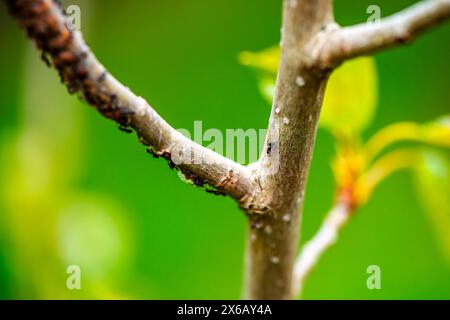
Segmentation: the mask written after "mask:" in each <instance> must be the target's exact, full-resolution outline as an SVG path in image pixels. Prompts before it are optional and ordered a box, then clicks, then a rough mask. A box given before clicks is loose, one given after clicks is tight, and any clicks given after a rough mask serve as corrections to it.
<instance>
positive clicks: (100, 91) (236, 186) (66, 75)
mask: <svg viewBox="0 0 450 320" xmlns="http://www.w3.org/2000/svg"><path fill="white" fill-rule="evenodd" d="M6 3H7V5H8V7H9V10H10V13H11V14H12V15H13V16H14V17H15V18H16V19H17V20H18V22H19V25H20V26H21V27H23V28H24V29H26V31H27V33H28V36H29V37H30V38H32V39H34V40H35V42H36V44H37V46H38V48H40V49H41V50H42V51H43V53H42V54H43V57H44V58H47V57H50V58H51V60H52V62H53V65H54V66H55V68H56V69H57V70H58V72H59V74H60V76H61V80H62V82H63V83H65V84H66V85H67V87H68V89H69V92H70V93H76V92H79V93H80V94H81V96H82V97H83V98H84V99H85V100H86V101H87V102H88V103H89V104H91V105H92V106H94V107H95V108H96V109H97V110H98V111H99V112H100V113H101V114H102V115H103V116H105V117H106V118H109V119H112V120H114V121H116V122H117V123H118V124H119V125H120V126H121V128H122V129H123V130H125V131H130V129H127V127H130V128H133V129H134V130H135V131H136V133H137V135H138V137H139V140H140V141H141V142H142V143H143V144H144V145H146V146H147V147H148V152H149V153H151V154H153V156H154V157H162V158H164V159H166V160H167V161H168V162H169V166H170V167H171V168H177V169H178V170H179V171H180V172H181V173H182V174H183V175H184V176H185V177H186V178H187V179H188V180H190V181H192V182H193V183H194V184H195V185H197V186H205V185H210V186H212V187H213V188H215V189H214V190H215V191H212V192H214V193H216V194H220V193H225V194H228V195H230V196H232V197H233V198H235V199H237V200H240V199H241V198H243V197H244V196H245V195H247V194H248V193H250V192H251V185H252V184H251V179H250V171H249V170H248V169H247V168H246V167H244V166H241V165H240V164H238V163H235V162H234V161H232V160H229V159H227V158H225V157H223V156H221V155H219V154H217V153H215V152H213V151H212V150H209V149H207V148H204V147H202V146H201V145H198V144H196V143H195V142H193V141H191V140H190V139H188V138H186V137H184V136H183V135H182V134H181V133H179V132H178V131H177V130H175V129H174V128H172V127H171V126H170V125H169V124H168V123H167V122H166V121H165V120H164V119H163V118H162V117H161V116H160V115H159V114H157V113H156V111H155V110H154V109H153V108H152V107H151V106H150V105H149V104H148V103H147V102H146V101H145V100H144V99H143V98H141V97H139V96H137V95H135V94H134V93H133V92H131V90H130V89H128V88H127V87H125V86H124V85H123V84H121V83H120V82H119V81H117V80H116V79H115V78H114V77H113V76H111V75H110V74H108V72H107V71H106V69H105V68H104V67H103V66H102V65H101V64H100V62H99V61H98V60H97V59H96V57H95V56H94V54H93V53H92V52H91V51H90V49H89V47H88V46H87V45H86V43H85V42H84V40H83V37H82V34H81V32H80V31H77V30H70V29H69V28H68V26H67V21H66V17H65V16H64V14H63V12H62V10H61V8H60V7H59V5H58V4H57V3H56V2H54V1H51V0H16V1H15V0H6ZM207 190H208V189H207Z"/></svg>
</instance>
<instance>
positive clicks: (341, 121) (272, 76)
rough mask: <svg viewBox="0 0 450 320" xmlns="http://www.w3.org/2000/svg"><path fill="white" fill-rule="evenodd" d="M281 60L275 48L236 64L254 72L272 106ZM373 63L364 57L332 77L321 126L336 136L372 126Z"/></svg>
mask: <svg viewBox="0 0 450 320" xmlns="http://www.w3.org/2000/svg"><path fill="white" fill-rule="evenodd" d="M279 59H280V48H279V47H278V46H276V47H271V48H269V49H266V50H263V51H260V52H257V53H251V52H242V53H241V54H240V55H239V62H240V63H241V64H243V65H245V66H248V67H250V68H252V69H254V70H256V72H257V78H258V88H259V90H260V92H261V94H262V95H263V97H264V98H265V99H266V100H267V101H268V102H269V103H272V99H273V93H274V88H275V81H276V73H277V69H278V63H279ZM377 91H378V85H377V72H376V66H375V60H374V59H373V58H371V57H363V58H358V59H354V60H351V61H348V62H346V63H345V64H343V65H342V66H340V67H339V68H337V69H336V70H335V71H334V72H333V73H332V75H331V77H330V80H329V82H328V87H327V90H326V93H325V98H324V104H323V108H322V115H321V118H320V125H321V126H322V127H324V128H326V129H328V130H330V131H331V132H333V133H335V134H337V135H338V136H339V135H345V136H349V135H351V136H354V135H358V134H359V133H360V132H361V131H362V130H364V129H365V128H367V126H368V125H369V124H370V123H371V122H372V119H373V116H374V113H375V108H376V103H377Z"/></svg>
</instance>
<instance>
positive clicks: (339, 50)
mask: <svg viewBox="0 0 450 320" xmlns="http://www.w3.org/2000/svg"><path fill="white" fill-rule="evenodd" d="M449 18H450V0H426V1H420V2H419V3H417V4H415V5H413V6H411V7H410V8H407V9H405V10H403V11H401V12H399V13H397V14H394V15H392V16H390V17H387V18H384V19H382V20H381V21H380V22H375V23H364V24H359V25H355V26H350V27H345V28H338V27H336V26H334V27H331V28H328V29H326V30H324V32H323V33H322V34H320V35H318V37H317V38H316V39H315V41H314V45H313V50H312V52H313V53H312V55H313V58H312V59H313V61H315V63H317V64H319V65H320V66H321V67H323V68H332V67H335V66H337V65H339V64H340V63H342V62H343V61H345V60H348V59H351V58H354V57H357V56H362V55H370V54H372V53H375V52H377V51H380V50H383V49H386V48H390V47H393V46H396V45H400V44H404V43H408V42H411V41H412V40H414V38H415V37H417V36H419V35H420V34H421V33H422V32H424V31H425V30H427V29H429V28H431V27H433V26H436V25H438V24H440V23H441V22H443V21H444V20H447V19H449Z"/></svg>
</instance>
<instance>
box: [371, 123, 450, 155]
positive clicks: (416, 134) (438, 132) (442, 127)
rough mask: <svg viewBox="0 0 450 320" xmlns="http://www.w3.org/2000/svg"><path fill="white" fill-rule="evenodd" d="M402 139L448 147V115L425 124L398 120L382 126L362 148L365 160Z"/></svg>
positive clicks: (449, 126) (449, 137) (449, 127)
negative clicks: (363, 148)
mask: <svg viewBox="0 0 450 320" xmlns="http://www.w3.org/2000/svg"><path fill="white" fill-rule="evenodd" d="M402 141H415V142H421V143H426V144H430V145H435V146H440V147H444V148H450V116H444V117H441V118H438V119H437V120H434V121H431V122H428V123H425V124H418V123H414V122H399V123H394V124H391V125H389V126H387V127H384V128H383V129H381V130H380V131H378V132H377V133H376V134H375V135H373V137H372V138H370V139H369V141H367V143H366V146H365V150H364V152H365V154H366V158H367V161H368V162H370V161H372V160H373V159H374V158H375V157H376V156H377V155H378V154H380V153H381V152H382V151H383V150H384V149H386V148H387V147H388V146H390V145H392V144H394V143H398V142H402Z"/></svg>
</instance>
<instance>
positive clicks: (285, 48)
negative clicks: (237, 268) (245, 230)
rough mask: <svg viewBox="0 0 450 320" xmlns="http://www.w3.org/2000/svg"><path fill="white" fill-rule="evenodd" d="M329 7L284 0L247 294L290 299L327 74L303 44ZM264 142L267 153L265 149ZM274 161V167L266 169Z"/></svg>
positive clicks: (325, 1) (324, 1)
mask: <svg viewBox="0 0 450 320" xmlns="http://www.w3.org/2000/svg"><path fill="white" fill-rule="evenodd" d="M331 9H332V8H331V1H329V0H315V1H285V2H284V10H283V27H282V43H281V60H280V68H279V73H278V78H277V83H276V89H275V96H274V102H273V106H272V113H271V117H270V121H269V133H268V139H267V141H266V150H265V152H263V154H262V157H261V159H260V162H259V167H258V171H257V176H258V179H259V185H260V189H261V190H260V194H259V195H258V199H257V204H256V205H255V207H258V208H259V207H264V208H266V210H264V213H263V214H261V213H258V212H256V213H251V214H250V230H249V233H250V237H249V239H250V240H249V243H248V261H247V290H248V291H247V293H246V297H247V298H250V299H288V298H291V282H292V270H293V264H294V260H295V255H296V251H297V243H298V233H299V223H300V221H301V214H300V212H301V208H302V205H303V198H304V190H305V186H306V180H307V176H308V171H309V166H310V162H311V155H312V150H313V147H314V140H315V136H316V131H317V123H318V120H319V114H320V108H321V106H322V100H323V95H324V90H325V86H326V83H327V79H328V71H326V70H319V69H317V68H315V67H314V66H313V65H312V64H311V61H309V60H308V59H307V57H308V54H307V51H306V48H308V44H309V42H310V41H311V39H313V37H314V36H315V35H316V34H317V33H318V32H319V31H320V30H322V29H323V28H326V27H327V25H328V24H329V23H330V22H331V21H332V15H331V12H332V10H331ZM277 138H278V141H269V140H271V139H274V140H275V139H277ZM269 143H270V146H271V148H272V149H275V150H274V151H272V152H267V148H268V145H269ZM274 145H275V146H276V148H274ZM276 152H278V154H276ZM274 156H276V157H277V159H272V157H274ZM273 161H278V164H274V163H273ZM274 165H275V166H277V167H278V168H277V170H275V172H271V171H272V170H273V169H274ZM268 168H269V170H268ZM250 212H251V210H250Z"/></svg>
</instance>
